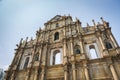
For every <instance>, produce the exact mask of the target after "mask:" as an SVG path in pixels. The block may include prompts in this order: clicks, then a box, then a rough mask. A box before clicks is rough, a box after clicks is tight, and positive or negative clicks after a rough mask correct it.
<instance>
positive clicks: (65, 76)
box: [64, 65, 68, 80]
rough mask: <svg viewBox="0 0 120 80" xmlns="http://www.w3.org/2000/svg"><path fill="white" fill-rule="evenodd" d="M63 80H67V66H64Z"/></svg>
mask: <svg viewBox="0 0 120 80" xmlns="http://www.w3.org/2000/svg"><path fill="white" fill-rule="evenodd" d="M64 80H68V69H67V65H65V66H64Z"/></svg>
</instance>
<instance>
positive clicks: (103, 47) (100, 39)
mask: <svg viewBox="0 0 120 80" xmlns="http://www.w3.org/2000/svg"><path fill="white" fill-rule="evenodd" d="M99 41H100V43H101V45H102V49H103V50H104V49H105V46H104V44H103V41H102V38H101V36H99Z"/></svg>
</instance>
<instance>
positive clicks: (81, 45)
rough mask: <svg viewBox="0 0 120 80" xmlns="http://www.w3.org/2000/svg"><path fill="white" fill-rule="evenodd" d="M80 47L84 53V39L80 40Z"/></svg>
mask: <svg viewBox="0 0 120 80" xmlns="http://www.w3.org/2000/svg"><path fill="white" fill-rule="evenodd" d="M80 47H81V53H84V48H83V43H82V38H80Z"/></svg>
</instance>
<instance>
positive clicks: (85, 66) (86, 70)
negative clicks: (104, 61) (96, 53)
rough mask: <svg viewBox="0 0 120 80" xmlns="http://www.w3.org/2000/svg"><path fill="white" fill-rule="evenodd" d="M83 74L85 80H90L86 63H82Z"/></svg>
mask: <svg viewBox="0 0 120 80" xmlns="http://www.w3.org/2000/svg"><path fill="white" fill-rule="evenodd" d="M84 72H85V77H86V80H90V78H89V72H88V67H87V63H84Z"/></svg>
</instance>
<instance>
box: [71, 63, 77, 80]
mask: <svg viewBox="0 0 120 80" xmlns="http://www.w3.org/2000/svg"><path fill="white" fill-rule="evenodd" d="M72 70H73V80H77V78H76V68H75V63H73V64H72Z"/></svg>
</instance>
